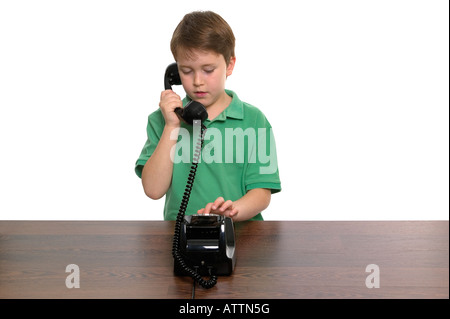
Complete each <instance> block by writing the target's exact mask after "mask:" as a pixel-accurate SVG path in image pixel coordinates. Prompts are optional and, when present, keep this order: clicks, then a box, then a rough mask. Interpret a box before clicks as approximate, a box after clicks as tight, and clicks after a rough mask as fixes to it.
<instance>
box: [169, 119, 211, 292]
mask: <svg viewBox="0 0 450 319" xmlns="http://www.w3.org/2000/svg"><path fill="white" fill-rule="evenodd" d="M205 131H206V127H205V126H204V125H203V124H202V126H201V131H200V137H199V139H198V142H197V145H196V147H195V151H194V155H193V159H192V165H191V170H190V171H189V176H188V180H187V182H186V188H185V190H184V194H183V198H182V200H181V204H180V209H179V210H178V215H177V219H176V221H175V231H174V235H173V245H172V256H173V258H174V261H175V263H176V264H177V265H178V266H179V267H180V268H181V269H183V270H184V271H185V272H186V273H187V274H188V275H189V276H191V277H192V278H193V279H194V280H195V281H197V282H198V284H199V285H200V286H202V287H203V288H207V289H208V288H212V287H214V285H215V284H216V283H217V276H215V275H212V274H211V273H210V275H211V277H210V279H208V280H205V279H203V278H202V276H200V274H198V273H197V272H196V271H195V270H193V269H191V268H190V267H189V266H188V265H187V264H186V262H185V261H184V258H183V256H182V255H181V253H180V236H181V225H182V223H183V220H184V216H185V214H186V209H187V205H188V203H189V198H190V196H191V191H192V185H193V184H194V180H195V174H196V172H197V166H198V161H199V159H200V153H201V149H202V146H203V139H204V135H205Z"/></svg>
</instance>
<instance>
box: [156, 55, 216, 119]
mask: <svg viewBox="0 0 450 319" xmlns="http://www.w3.org/2000/svg"><path fill="white" fill-rule="evenodd" d="M172 85H181V78H180V74H179V73H178V65H177V63H172V64H170V65H169V66H168V67H167V68H166V73H165V74H164V88H165V89H166V90H172ZM175 113H176V114H177V115H178V117H179V118H180V119H182V120H183V121H184V122H186V123H187V124H190V125H192V124H193V122H194V120H200V121H201V123H203V122H204V121H205V120H206V119H207V118H208V112H207V111H206V108H205V106H204V105H203V104H201V103H200V102H196V101H190V102H188V103H187V104H186V106H185V107H184V108H181V107H177V108H176V109H175Z"/></svg>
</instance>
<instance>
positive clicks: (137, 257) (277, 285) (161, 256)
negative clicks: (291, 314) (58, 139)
mask: <svg viewBox="0 0 450 319" xmlns="http://www.w3.org/2000/svg"><path fill="white" fill-rule="evenodd" d="M172 232H173V222H163V221H0V298H190V297H191V289H192V279H190V278H188V277H175V276H173V273H172V271H173V259H172V256H171V244H172ZM236 236H237V263H236V268H235V271H234V273H233V275H232V276H230V277H219V280H218V283H217V285H216V286H215V287H213V288H212V289H210V290H205V289H203V288H200V287H197V288H196V299H201V298H224V299H230V298H263V299H265V298H286V299H294V298H449V267H448V266H449V253H448V252H449V244H448V243H449V225H448V221H387V222H383V221H373V222H365V221H336V222H334V221H317V222H315V221H311V222H310V221H304V222H303V221H298V222H291V221H289V222H288V221H280V222H275V221H264V222H244V223H239V224H236ZM69 264H76V265H78V266H79V269H80V288H72V289H69V288H67V287H66V284H65V281H66V277H67V276H69V275H70V273H68V272H67V273H66V266H67V265H69ZM369 264H376V265H378V267H379V270H380V277H379V278H380V288H371V289H369V288H367V287H366V278H367V276H369V275H371V273H370V272H366V266H367V265H369Z"/></svg>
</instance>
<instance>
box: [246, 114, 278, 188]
mask: <svg viewBox="0 0 450 319" xmlns="http://www.w3.org/2000/svg"><path fill="white" fill-rule="evenodd" d="M255 128H256V129H257V132H256V142H255V145H254V147H253V148H252V149H251V155H250V156H249V159H250V160H249V161H248V163H247V167H246V170H245V185H244V186H245V191H246V192H247V191H249V190H250V189H255V188H267V189H270V190H271V192H272V194H274V193H277V192H279V191H281V182H280V177H279V171H278V160H277V149H276V143H275V137H274V134H273V129H272V126H271V125H270V123H269V122H268V120H267V119H266V118H265V117H264V115H263V114H260V116H258V120H257V123H255Z"/></svg>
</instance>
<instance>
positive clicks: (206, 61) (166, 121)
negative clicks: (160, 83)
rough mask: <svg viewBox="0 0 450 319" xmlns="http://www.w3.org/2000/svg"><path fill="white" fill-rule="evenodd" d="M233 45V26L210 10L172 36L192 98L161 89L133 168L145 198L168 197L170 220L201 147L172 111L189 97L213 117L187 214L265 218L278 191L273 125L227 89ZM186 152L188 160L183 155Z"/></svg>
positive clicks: (190, 16) (181, 25) (184, 21)
mask: <svg viewBox="0 0 450 319" xmlns="http://www.w3.org/2000/svg"><path fill="white" fill-rule="evenodd" d="M234 46H235V38H234V35H233V31H232V30H231V28H230V26H229V25H228V23H227V22H226V21H225V20H224V19H222V17H220V16H219V15H218V14H216V13H214V12H211V11H207V12H192V13H189V14H187V15H185V16H184V18H183V19H182V21H181V22H180V23H179V25H178V26H177V28H176V29H175V31H174V33H173V37H172V40H171V44H170V47H171V51H172V54H173V56H174V58H175V61H177V64H178V70H179V73H180V78H181V82H182V85H183V88H184V90H185V91H186V94H187V96H186V98H185V99H184V100H181V98H180V97H179V96H178V95H177V94H176V93H175V92H173V91H172V90H165V91H163V92H162V93H161V99H160V103H159V106H160V109H159V110H157V111H155V112H153V113H152V114H150V115H149V117H148V125H147V135H148V139H147V142H146V144H145V145H144V148H143V150H142V152H141V155H140V156H139V159H138V160H137V161H136V166H135V172H136V174H137V175H138V176H139V177H141V179H142V185H143V188H144V191H145V194H146V195H147V196H148V197H150V198H152V199H159V198H161V197H163V196H164V195H166V200H165V207H164V219H165V220H174V219H176V216H177V214H178V209H179V205H180V203H181V199H182V197H183V193H184V189H185V185H186V180H187V177H188V174H189V170H190V168H191V160H192V154H191V153H193V151H192V149H193V148H195V145H196V138H193V137H192V135H193V134H192V132H193V131H194V132H195V128H193V126H191V125H187V124H186V123H184V122H183V121H180V119H179V118H178V116H177V115H176V113H175V112H174V110H175V108H177V107H183V106H184V105H185V104H186V103H187V102H189V101H190V100H194V101H197V102H200V103H202V104H203V105H204V106H205V107H206V110H207V112H208V119H207V120H206V121H205V122H204V125H205V126H206V129H207V130H206V133H205V141H204V146H203V149H202V151H201V158H200V161H199V165H198V170H197V174H196V177H195V182H194V184H193V187H192V192H191V196H190V200H189V205H188V208H187V211H186V214H187V215H191V214H195V213H198V214H210V213H211V214H221V215H225V216H227V217H231V218H232V219H233V220H234V221H235V222H237V221H243V220H249V219H251V220H263V218H262V216H261V211H263V210H264V209H266V208H267V207H268V205H269V203H270V198H271V194H272V193H276V192H279V191H280V190H281V186H280V179H279V174H278V167H277V161H276V150H275V142H274V140H273V135H272V129H271V126H270V124H269V122H268V121H267V119H266V118H265V116H264V115H263V114H262V113H261V111H259V110H258V109H257V108H256V107H254V106H251V105H249V104H247V103H244V102H242V101H240V100H239V98H238V97H237V95H236V94H235V93H234V92H233V91H230V90H225V81H226V78H227V77H228V76H230V75H231V74H232V72H233V68H234V65H235V62H236V57H235V54H234ZM188 133H189V134H188ZM186 136H190V137H189V138H186ZM177 139H178V141H177ZM208 141H210V143H209V144H208V143H207V142H208ZM183 143H184V144H183ZM186 145H187V147H186ZM192 145H193V147H192ZM189 146H191V147H190V148H189ZM189 150H191V151H189ZM180 151H182V152H181V153H183V152H184V153H185V154H181V155H180ZM267 152H269V155H267ZM186 153H187V154H186ZM186 156H187V157H188V159H190V161H189V160H182V159H183V158H184V159H185V158H186Z"/></svg>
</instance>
